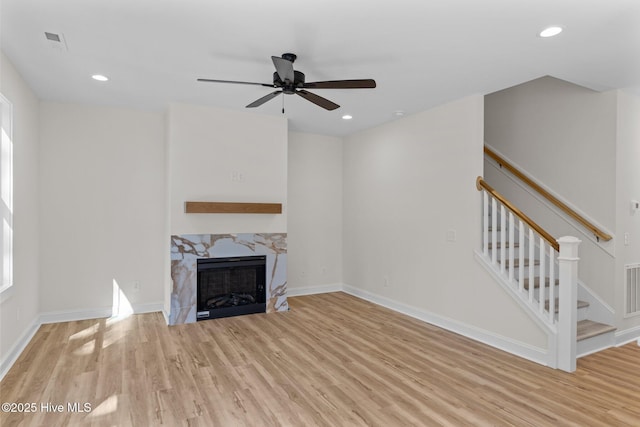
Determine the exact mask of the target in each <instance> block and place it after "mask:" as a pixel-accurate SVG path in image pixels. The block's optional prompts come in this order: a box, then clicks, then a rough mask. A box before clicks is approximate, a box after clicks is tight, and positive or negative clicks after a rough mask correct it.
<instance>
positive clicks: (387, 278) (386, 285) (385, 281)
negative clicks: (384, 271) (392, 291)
mask: <svg viewBox="0 0 640 427" xmlns="http://www.w3.org/2000/svg"><path fill="white" fill-rule="evenodd" d="M383 279H384V285H383V286H384V287H385V288H388V287H389V277H388V276H384V278H383Z"/></svg>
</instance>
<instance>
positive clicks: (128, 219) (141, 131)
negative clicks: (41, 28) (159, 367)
mask: <svg viewBox="0 0 640 427" xmlns="http://www.w3.org/2000/svg"><path fill="white" fill-rule="evenodd" d="M40 129H41V154H40V161H41V177H40V178H41V181H40V182H41V207H40V208H41V211H40V212H41V238H42V253H43V254H44V256H43V257H42V259H41V263H40V268H41V283H42V284H41V292H40V309H41V311H42V312H43V313H45V314H46V315H47V316H49V318H50V319H51V320H53V321H55V320H68V318H76V319H77V318H82V317H85V318H86V317H93V318H95V317H100V316H109V315H111V314H112V310H113V308H114V305H115V304H114V302H115V301H114V293H116V294H118V293H119V291H122V293H123V294H124V296H125V297H126V299H127V300H128V302H129V303H130V304H131V305H132V306H133V307H132V308H134V309H135V310H136V311H150V310H151V311H157V310H160V309H161V308H162V301H163V291H162V283H163V280H164V277H163V271H164V265H163V261H164V259H165V254H164V250H165V248H167V249H166V250H168V241H167V239H166V238H165V236H164V230H165V216H166V213H165V210H164V208H165V204H164V203H165V193H164V190H165V186H164V179H165V178H164V117H163V114H162V113H157V112H146V111H138V110H131V109H124V108H108V107H96V106H87V105H77V104H58V103H52V102H43V103H42V104H41V120H40ZM136 284H137V285H139V290H137V289H136ZM117 288H120V289H119V290H118V289H117ZM116 296H117V295H116ZM65 317H67V319H65Z"/></svg>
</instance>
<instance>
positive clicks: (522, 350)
mask: <svg viewBox="0 0 640 427" xmlns="http://www.w3.org/2000/svg"><path fill="white" fill-rule="evenodd" d="M342 291H343V292H346V293H348V294H351V295H353V296H356V297H358V298H362V299H364V300H367V301H370V302H372V303H374V304H378V305H381V306H383V307H386V308H389V309H391V310H394V311H397V312H399V313H402V314H406V315H407V316H410V317H413V318H416V319H418V320H422V321H423V322H426V323H430V324H432V325H435V326H438V327H440V328H443V329H446V330H448V331H451V332H454V333H456V334H459V335H462V336H464V337H467V338H470V339H472V340H474V341H478V342H481V343H483V344H486V345H488V346H491V347H494V348H498V349H500V350H503V351H506V352H507V353H511V354H514V355H516V356H519V357H522V358H524V359H527V360H530V361H532V362H535V363H538V364H540V365H544V366H549V365H550V364H549V363H548V361H549V354H548V351H547V350H545V349H542V348H538V347H534V346H532V345H529V344H526V343H522V342H519V341H516V340H513V339H510V338H506V337H504V336H501V335H496V334H494V333H492V332H488V331H486V330H483V329H479V328H476V327H475V326H471V325H468V324H465V323H461V322H458V321H456V320H453V319H449V318H446V317H444V316H440V315H438V314H434V313H431V312H429V311H426V310H423V309H421V308H417V307H412V306H410V305H407V304H404V303H401V302H397V301H394V300H391V299H389V298H386V297H383V296H380V295H376V294H373V293H371V292H368V291H364V290H362V289H358V288H355V287H353V286H349V285H346V284H345V285H343V289H342Z"/></svg>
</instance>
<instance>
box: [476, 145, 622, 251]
mask: <svg viewBox="0 0 640 427" xmlns="http://www.w3.org/2000/svg"><path fill="white" fill-rule="evenodd" d="M484 153H485V154H486V155H487V156H489V157H491V158H492V159H493V160H495V161H496V163H498V165H499V166H500V167H501V168H504V169H506V170H508V171H509V172H510V173H511V174H512V175H513V176H515V177H516V178H518V179H519V180H520V181H522V182H523V183H525V184H526V185H527V186H529V187H530V188H532V189H533V190H534V191H536V192H537V193H538V194H540V195H541V196H542V197H544V198H545V199H547V200H548V201H549V202H550V203H552V204H553V205H555V206H556V207H557V208H558V209H560V210H561V211H562V212H564V213H565V214H566V215H568V216H569V217H571V218H572V219H574V220H575V221H576V222H578V223H579V224H580V225H582V226H583V227H585V228H586V229H587V230H589V231H590V232H591V233H593V234H594V235H595V236H596V240H598V241H600V239H602V240H604V241H605V242H608V241H609V240H611V239H612V237H611V235H609V234H608V233H606V232H605V231H603V230H601V229H600V228H599V227H597V226H596V225H594V224H593V223H591V222H590V221H589V220H587V219H586V218H584V217H583V216H582V215H580V214H579V213H577V212H576V211H575V210H573V209H571V208H570V207H569V206H567V205H566V204H565V203H563V202H562V201H560V200H559V199H558V198H557V197H555V196H554V195H553V194H551V193H549V192H548V191H547V190H545V189H544V188H542V187H541V186H540V185H538V184H537V183H536V182H534V181H533V180H532V179H531V178H529V177H528V176H526V175H525V174H524V173H522V172H521V171H520V170H519V169H518V168H516V167H515V166H513V165H512V164H511V163H509V162H508V161H507V160H506V159H504V158H502V157H501V156H500V155H499V154H498V153H496V152H495V151H493V150H492V149H491V148H489V147H487V146H486V145H485V147H484Z"/></svg>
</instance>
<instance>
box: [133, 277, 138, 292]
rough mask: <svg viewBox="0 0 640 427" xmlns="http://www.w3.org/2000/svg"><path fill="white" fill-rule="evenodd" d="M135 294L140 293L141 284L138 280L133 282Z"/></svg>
mask: <svg viewBox="0 0 640 427" xmlns="http://www.w3.org/2000/svg"><path fill="white" fill-rule="evenodd" d="M133 292H140V282H138V281H137V280H136V281H135V282H133Z"/></svg>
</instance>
